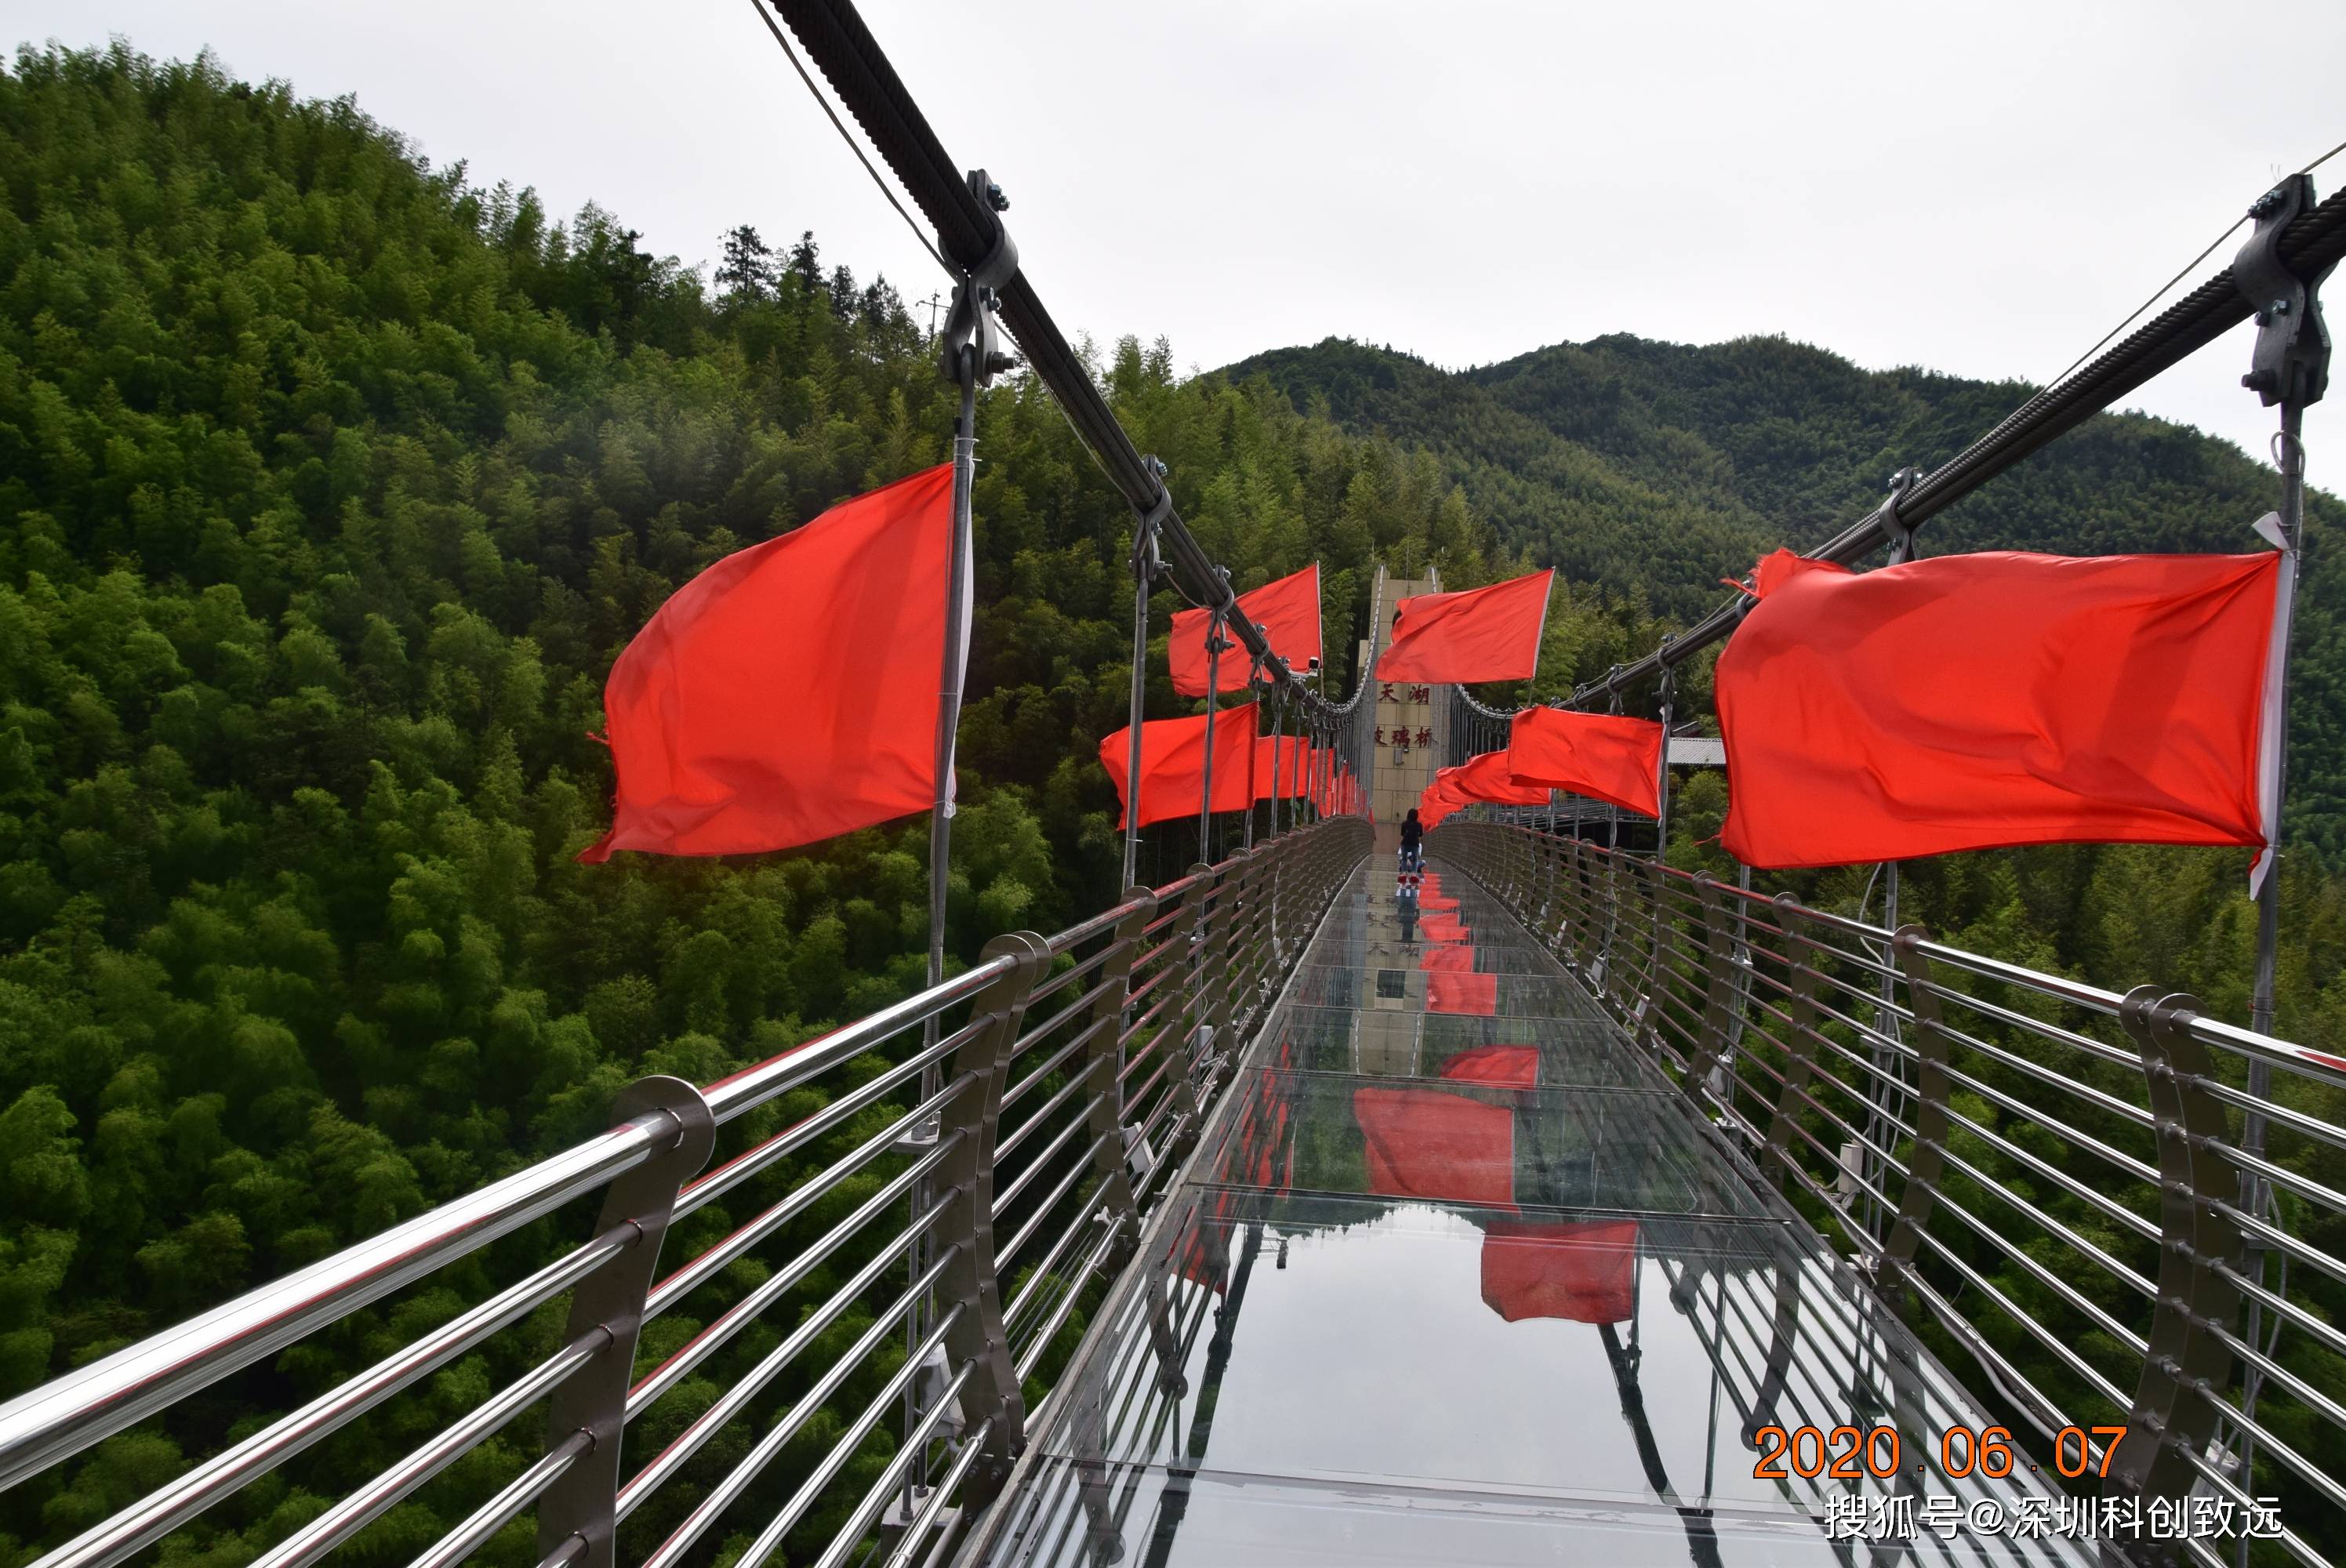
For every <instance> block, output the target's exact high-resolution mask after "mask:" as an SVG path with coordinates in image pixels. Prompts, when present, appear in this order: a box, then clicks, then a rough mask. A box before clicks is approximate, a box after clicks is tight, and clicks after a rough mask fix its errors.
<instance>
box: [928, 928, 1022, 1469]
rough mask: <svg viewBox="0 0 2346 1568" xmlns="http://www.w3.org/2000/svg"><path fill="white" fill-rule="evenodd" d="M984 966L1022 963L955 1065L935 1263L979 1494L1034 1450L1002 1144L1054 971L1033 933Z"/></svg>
mask: <svg viewBox="0 0 2346 1568" xmlns="http://www.w3.org/2000/svg"><path fill="white" fill-rule="evenodd" d="M983 957H984V958H985V959H993V958H1008V959H1011V960H1013V961H1014V962H1013V963H1012V966H1011V968H1010V971H1009V972H1008V973H1006V974H1005V975H1003V976H1002V978H1000V979H999V980H996V981H995V982H994V983H993V984H992V985H989V986H987V987H986V988H985V989H984V991H981V992H979V993H977V997H976V999H975V1000H974V1002H973V1003H971V1004H970V1011H971V1018H972V1020H973V1021H976V1020H980V1019H983V1020H984V1021H985V1022H984V1027H983V1028H980V1029H978V1030H976V1031H975V1032H974V1033H973V1034H972V1035H971V1036H970V1037H969V1039H967V1040H966V1041H964V1043H963V1044H962V1047H961V1049H960V1050H959V1051H958V1052H956V1053H955V1054H954V1061H953V1068H952V1074H953V1080H954V1081H955V1082H958V1083H959V1084H960V1089H959V1091H958V1092H957V1093H955V1094H954V1095H952V1096H951V1097H950V1098H948V1099H947V1100H946V1101H945V1103H944V1105H943V1108H942V1120H943V1126H944V1129H945V1132H946V1133H947V1134H948V1135H950V1134H953V1133H956V1132H957V1133H959V1134H960V1135H961V1136H960V1137H959V1139H958V1140H957V1141H956V1142H955V1143H954V1146H953V1149H952V1151H951V1152H950V1153H948V1154H947V1155H946V1156H945V1157H944V1160H943V1163H942V1164H940V1165H939V1166H938V1167H937V1180H938V1185H939V1186H941V1187H942V1188H943V1190H944V1192H945V1195H946V1197H945V1204H944V1207H943V1212H942V1213H940V1214H939V1215H938V1217H937V1221H936V1226H935V1228H934V1229H933V1231H932V1232H931V1242H932V1256H935V1257H943V1258H944V1259H945V1263H944V1267H943V1270H942V1271H941V1272H940V1274H939V1276H938V1278H937V1294H938V1295H939V1296H940V1297H942V1298H943V1299H945V1300H947V1301H950V1302H953V1303H954V1304H955V1305H956V1306H958V1307H959V1308H961V1310H960V1311H959V1312H957V1313H955V1314H954V1316H953V1318H952V1319H951V1322H950V1324H949V1326H948V1327H947V1328H946V1329H945V1337H944V1345H945V1354H946V1355H947V1357H948V1358H950V1359H951V1360H952V1362H953V1364H954V1365H955V1366H960V1367H966V1368H968V1369H969V1378H968V1380H967V1381H965V1382H964V1384H963V1385H962V1392H961V1399H962V1410H963V1420H964V1426H965V1427H966V1428H967V1429H968V1430H970V1431H979V1430H983V1431H984V1439H983V1448H984V1452H983V1454H982V1456H981V1458H980V1460H979V1461H978V1465H977V1468H976V1469H975V1470H974V1471H971V1474H970V1483H969V1484H970V1486H971V1488H972V1489H973V1492H974V1493H975V1494H978V1495H984V1494H986V1493H987V1492H988V1491H989V1489H990V1488H991V1487H992V1486H994V1485H998V1484H999V1483H1000V1481H1001V1478H1002V1477H1003V1476H1005V1475H1007V1474H1008V1473H1009V1471H1010V1463H1011V1461H1013V1460H1015V1459H1016V1458H1017V1457H1018V1452H1019V1451H1020V1450H1021V1449H1023V1448H1024V1447H1025V1443H1026V1401H1025V1397H1024V1396H1023V1395H1022V1394H1021V1393H1020V1392H1019V1388H1018V1374H1017V1370H1016V1369H1015V1366H1014V1365H1013V1363H1012V1361H1011V1357H1010V1344H1009V1337H1008V1334H1007V1333H1006V1331H1005V1329H1004V1326H1003V1321H1002V1282H1001V1279H1000V1278H999V1277H998V1276H997V1274H996V1271H995V1268H994V1133H995V1125H996V1123H997V1122H998V1121H999V1119H1000V1116H1001V1114H1002V1087H1003V1084H1002V1077H1003V1074H1004V1072H1005V1069H1006V1068H1007V1067H1008V1065H1009V1061H1010V1044H1011V1042H1012V1041H1014V1040H1015V1039H1017V1038H1018V1032H1019V1028H1020V1026H1021V1024H1022V1023H1024V1022H1025V1016H1026V999H1027V997H1028V996H1029V995H1030V994H1032V993H1033V992H1034V989H1035V980H1036V979H1037V978H1038V977H1039V976H1040V975H1041V974H1042V973H1043V972H1044V971H1045V970H1046V969H1047V968H1049V967H1050V962H1051V949H1050V945H1049V944H1048V943H1047V942H1045V941H1044V940H1043V939H1042V938H1041V937H1039V936H1036V935H1035V933H1034V932H1025V931H1020V932H1010V933H1009V934H1008V935H1005V936H997V937H995V938H994V940H993V941H992V942H987V943H986V944H985V952H984V955H983ZM948 1248H950V1249H951V1250H950V1254H949V1255H948V1252H947V1249H948Z"/></svg>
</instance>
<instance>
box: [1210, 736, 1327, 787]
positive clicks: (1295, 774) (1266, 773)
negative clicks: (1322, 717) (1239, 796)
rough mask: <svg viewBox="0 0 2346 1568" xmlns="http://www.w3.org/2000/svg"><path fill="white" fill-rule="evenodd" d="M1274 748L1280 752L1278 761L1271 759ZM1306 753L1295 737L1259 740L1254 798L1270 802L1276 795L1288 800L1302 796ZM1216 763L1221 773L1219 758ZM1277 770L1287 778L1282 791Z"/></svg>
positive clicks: (1255, 744) (1255, 754)
mask: <svg viewBox="0 0 2346 1568" xmlns="http://www.w3.org/2000/svg"><path fill="white" fill-rule="evenodd" d="M1274 745H1276V746H1277V747H1278V748H1279V755H1278V757H1277V759H1273V758H1272V756H1271V748H1272V747H1273V746H1274ZM1304 750H1305V747H1304V745H1303V743H1302V742H1301V741H1299V740H1297V739H1296V738H1295V737H1293V736H1292V735H1280V736H1270V735H1258V736H1256V737H1255V741H1254V798H1255V799H1258V800H1268V799H1270V798H1271V797H1272V796H1273V795H1277V796H1279V797H1280V799H1291V798H1292V797H1294V796H1297V795H1301V794H1302V793H1303V763H1304V755H1303V754H1304ZM1215 761H1216V768H1217V770H1218V771H1219V764H1220V758H1219V755H1217V757H1216V759H1215ZM1274 770H1276V771H1278V772H1282V773H1285V774H1286V775H1287V788H1286V789H1284V790H1281V789H1280V788H1279V780H1278V779H1275V778H1273V777H1272V774H1273V772H1274Z"/></svg>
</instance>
